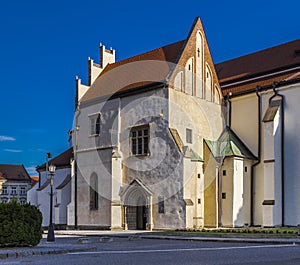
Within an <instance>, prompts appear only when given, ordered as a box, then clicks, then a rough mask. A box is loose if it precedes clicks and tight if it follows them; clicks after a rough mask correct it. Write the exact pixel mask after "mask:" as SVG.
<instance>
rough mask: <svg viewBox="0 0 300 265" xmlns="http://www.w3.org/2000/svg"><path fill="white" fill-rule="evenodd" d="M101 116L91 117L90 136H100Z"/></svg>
mask: <svg viewBox="0 0 300 265" xmlns="http://www.w3.org/2000/svg"><path fill="white" fill-rule="evenodd" d="M100 121H101V117H100V114H98V115H93V116H91V117H90V135H99V134H100Z"/></svg>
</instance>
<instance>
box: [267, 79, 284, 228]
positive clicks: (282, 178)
mask: <svg viewBox="0 0 300 265" xmlns="http://www.w3.org/2000/svg"><path fill="white" fill-rule="evenodd" d="M277 86H278V83H277V82H274V83H273V91H274V95H273V96H272V97H270V98H269V104H270V103H271V101H272V99H273V98H275V97H280V98H281V103H280V116H281V224H282V226H284V190H285V188H284V179H285V178H284V95H282V94H279V93H278V91H277V90H276V87H277Z"/></svg>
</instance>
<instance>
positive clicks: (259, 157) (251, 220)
mask: <svg viewBox="0 0 300 265" xmlns="http://www.w3.org/2000/svg"><path fill="white" fill-rule="evenodd" d="M259 89H260V86H257V87H256V96H257V99H258V143H257V145H258V146H257V148H258V151H257V161H256V162H255V163H254V164H253V165H252V166H251V184H250V194H251V201H250V210H251V215H250V225H251V226H253V225H254V218H253V217H254V216H253V215H254V194H253V193H254V168H255V167H256V166H257V165H258V164H260V161H261V121H260V119H261V96H260V95H259V93H258V91H259Z"/></svg>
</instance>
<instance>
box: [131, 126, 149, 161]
mask: <svg viewBox="0 0 300 265" xmlns="http://www.w3.org/2000/svg"><path fill="white" fill-rule="evenodd" d="M130 143H131V154H132V155H148V154H149V126H148V125H147V126H139V127H133V128H132V129H131V131H130Z"/></svg>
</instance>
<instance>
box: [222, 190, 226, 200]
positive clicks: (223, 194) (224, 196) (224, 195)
mask: <svg viewBox="0 0 300 265" xmlns="http://www.w3.org/2000/svg"><path fill="white" fill-rule="evenodd" d="M222 199H223V200H224V199H226V192H222Z"/></svg>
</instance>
